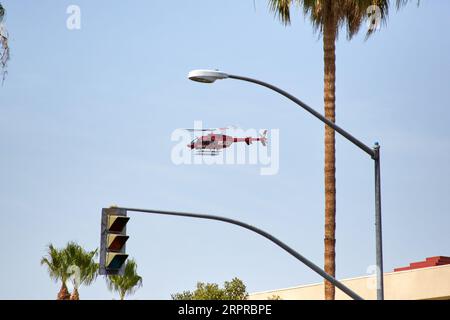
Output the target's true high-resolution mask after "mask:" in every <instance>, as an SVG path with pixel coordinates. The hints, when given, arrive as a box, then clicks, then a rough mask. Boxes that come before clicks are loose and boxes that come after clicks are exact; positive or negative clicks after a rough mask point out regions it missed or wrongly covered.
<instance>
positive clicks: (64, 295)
mask: <svg viewBox="0 0 450 320" xmlns="http://www.w3.org/2000/svg"><path fill="white" fill-rule="evenodd" d="M56 299H57V300H69V299H70V294H69V290H67V286H66V284H65V283H64V282H63V283H62V285H61V289H59V292H58V296H57V297H56Z"/></svg>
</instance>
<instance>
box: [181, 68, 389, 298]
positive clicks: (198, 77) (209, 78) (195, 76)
mask: <svg viewBox="0 0 450 320" xmlns="http://www.w3.org/2000/svg"><path fill="white" fill-rule="evenodd" d="M188 78H189V79H190V80H193V81H196V82H202V83H213V82H215V81H216V80H222V79H236V80H242V81H246V82H251V83H255V84H257V85H260V86H263V87H266V88H269V89H271V90H273V91H275V92H278V93H279V94H281V95H283V96H285V97H286V98H288V99H289V100H291V101H292V102H294V103H296V104H297V105H299V106H300V107H302V108H303V109H304V110H306V111H307V112H309V113H311V114H312V115H313V116H315V117H316V118H317V119H319V120H320V121H322V122H323V123H325V124H326V125H327V126H329V127H331V128H333V129H334V130H335V131H336V132H338V133H339V134H341V135H342V136H343V137H344V138H346V139H347V140H349V141H350V142H351V143H353V144H354V145H356V146H357V147H359V148H360V149H361V150H363V151H364V152H365V153H367V154H368V155H369V156H370V157H371V158H372V160H374V165H375V166H374V168H375V240H376V264H377V270H376V271H377V299H378V300H383V299H384V280H383V244H382V225H381V185H380V184H381V183H380V180H381V174H380V145H379V144H378V142H376V143H375V144H374V146H373V148H370V147H369V146H367V145H366V144H364V143H363V142H361V141H360V140H358V139H356V138H355V137H354V136H352V135H351V134H350V133H348V132H347V131H345V130H344V129H342V128H341V127H339V126H338V125H336V124H335V123H334V122H332V121H330V120H328V119H327V118H325V117H324V116H323V115H321V114H320V113H319V112H317V111H316V110H314V109H313V108H311V107H310V106H308V105H307V104H306V103H304V102H303V101H301V100H299V99H298V98H296V97H294V96H293V95H291V94H290V93H288V92H286V91H284V90H282V89H280V88H278V87H275V86H274V85H271V84H269V83H267V82H263V81H260V80H256V79H252V78H248V77H242V76H237V75H232V74H227V73H225V72H222V71H219V70H193V71H191V72H189V75H188Z"/></svg>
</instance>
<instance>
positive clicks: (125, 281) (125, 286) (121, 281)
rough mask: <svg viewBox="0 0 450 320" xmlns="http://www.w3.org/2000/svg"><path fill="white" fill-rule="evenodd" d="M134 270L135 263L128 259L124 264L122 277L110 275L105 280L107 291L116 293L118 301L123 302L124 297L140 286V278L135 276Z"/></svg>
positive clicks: (135, 267)
mask: <svg viewBox="0 0 450 320" xmlns="http://www.w3.org/2000/svg"><path fill="white" fill-rule="evenodd" d="M136 269H137V265H136V262H135V261H134V260H133V259H130V260H128V261H127V262H126V265H125V272H124V275H123V276H119V275H112V276H108V278H106V281H107V284H108V288H109V290H111V291H115V292H118V293H119V296H120V300H123V299H124V298H125V296H126V295H130V294H133V293H134V292H136V290H137V289H138V288H140V287H141V286H142V277H140V276H139V275H138V274H137V271H136Z"/></svg>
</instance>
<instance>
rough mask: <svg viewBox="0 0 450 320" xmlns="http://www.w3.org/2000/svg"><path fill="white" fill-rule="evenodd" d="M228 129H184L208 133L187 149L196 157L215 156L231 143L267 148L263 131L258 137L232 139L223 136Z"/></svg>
mask: <svg viewBox="0 0 450 320" xmlns="http://www.w3.org/2000/svg"><path fill="white" fill-rule="evenodd" d="M227 129H228V128H213V129H185V130H187V131H190V132H208V134H205V135H202V136H199V137H196V138H194V139H193V140H192V141H191V142H190V143H189V144H188V145H187V147H188V148H189V149H191V150H195V151H196V155H209V156H216V155H219V154H220V153H221V151H222V150H223V149H226V148H228V147H230V146H231V145H232V144H233V143H238V142H245V143H246V144H247V145H251V144H252V143H253V142H258V141H259V142H261V144H262V145H263V146H267V130H264V131H263V132H262V134H260V135H259V136H258V137H245V138H239V137H233V136H230V135H227V134H225V131H226V130H227Z"/></svg>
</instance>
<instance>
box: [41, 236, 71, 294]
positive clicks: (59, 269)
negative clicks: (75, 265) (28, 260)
mask: <svg viewBox="0 0 450 320" xmlns="http://www.w3.org/2000/svg"><path fill="white" fill-rule="evenodd" d="M41 265H46V266H47V269H48V273H49V275H50V278H52V279H53V280H55V281H56V282H57V281H61V289H60V290H59V293H58V295H57V299H58V300H68V299H69V297H70V294H69V291H68V290H67V286H66V281H67V279H68V278H69V274H68V272H67V267H68V266H67V260H66V258H65V255H64V252H63V250H59V249H56V248H55V247H54V246H53V245H52V244H49V245H48V246H47V255H46V256H45V257H43V258H42V259H41Z"/></svg>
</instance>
